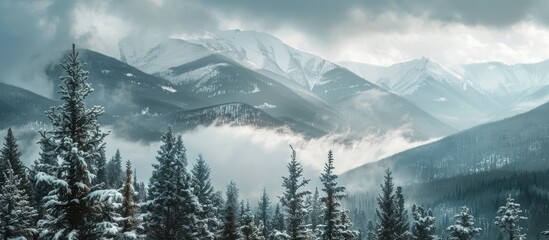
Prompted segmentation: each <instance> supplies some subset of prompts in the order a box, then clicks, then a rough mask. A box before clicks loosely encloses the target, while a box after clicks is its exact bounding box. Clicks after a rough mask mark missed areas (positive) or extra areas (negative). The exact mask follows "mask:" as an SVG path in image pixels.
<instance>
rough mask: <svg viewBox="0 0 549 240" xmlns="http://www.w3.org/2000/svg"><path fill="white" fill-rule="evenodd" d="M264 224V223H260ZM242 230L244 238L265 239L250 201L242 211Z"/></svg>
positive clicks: (250, 239)
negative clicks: (255, 218) (255, 219)
mask: <svg viewBox="0 0 549 240" xmlns="http://www.w3.org/2000/svg"><path fill="white" fill-rule="evenodd" d="M259 225H262V224H259ZM240 226H241V227H240V232H241V233H242V237H243V239H244V240H263V239H264V237H263V236H262V233H261V229H260V228H259V227H258V226H257V225H256V224H255V221H254V215H253V213H252V210H251V209H250V203H249V202H247V203H246V208H245V209H244V211H243V213H242V220H241V223H240ZM260 227H262V226H260Z"/></svg>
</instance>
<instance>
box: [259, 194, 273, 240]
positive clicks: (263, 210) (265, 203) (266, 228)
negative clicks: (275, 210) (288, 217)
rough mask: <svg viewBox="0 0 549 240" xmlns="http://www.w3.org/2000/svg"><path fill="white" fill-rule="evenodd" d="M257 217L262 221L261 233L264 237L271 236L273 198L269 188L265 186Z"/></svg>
mask: <svg viewBox="0 0 549 240" xmlns="http://www.w3.org/2000/svg"><path fill="white" fill-rule="evenodd" d="M258 206H259V208H258V212H257V218H258V220H259V221H260V222H261V225H262V227H263V228H261V235H262V236H263V238H265V239H267V238H269V235H270V232H271V200H270V198H269V195H268V194H267V189H266V188H263V193H262V194H261V197H260V198H259V203H258Z"/></svg>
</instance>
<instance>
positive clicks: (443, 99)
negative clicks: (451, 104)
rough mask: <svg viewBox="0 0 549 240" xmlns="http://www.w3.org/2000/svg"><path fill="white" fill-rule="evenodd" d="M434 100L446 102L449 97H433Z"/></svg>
mask: <svg viewBox="0 0 549 240" xmlns="http://www.w3.org/2000/svg"><path fill="white" fill-rule="evenodd" d="M433 101H435V102H446V101H448V99H446V98H445V97H439V98H435V99H433Z"/></svg>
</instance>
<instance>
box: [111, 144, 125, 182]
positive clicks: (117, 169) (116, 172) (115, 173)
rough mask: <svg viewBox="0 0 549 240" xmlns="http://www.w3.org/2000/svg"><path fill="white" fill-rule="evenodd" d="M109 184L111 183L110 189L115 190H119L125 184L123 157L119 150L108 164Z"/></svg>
mask: <svg viewBox="0 0 549 240" xmlns="http://www.w3.org/2000/svg"><path fill="white" fill-rule="evenodd" d="M107 182H108V183H109V187H110V188H113V189H119V188H121V187H122V185H123V184H124V174H123V172H122V156H121V155H120V150H118V149H116V153H115V154H114V156H113V157H112V158H111V160H110V161H109V163H108V164H107Z"/></svg>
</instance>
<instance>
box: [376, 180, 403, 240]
mask: <svg viewBox="0 0 549 240" xmlns="http://www.w3.org/2000/svg"><path fill="white" fill-rule="evenodd" d="M391 174H392V173H391V171H390V170H389V169H387V170H386V171H385V181H384V182H383V184H382V185H381V194H380V195H379V196H378V197H377V203H378V209H377V210H376V214H377V217H378V218H379V222H378V224H377V238H378V239H379V240H396V239H401V238H399V237H400V236H399V235H397V232H396V231H397V219H396V218H395V215H396V213H397V211H398V210H397V206H396V201H395V194H394V193H393V189H394V184H393V177H392V176H391Z"/></svg>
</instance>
